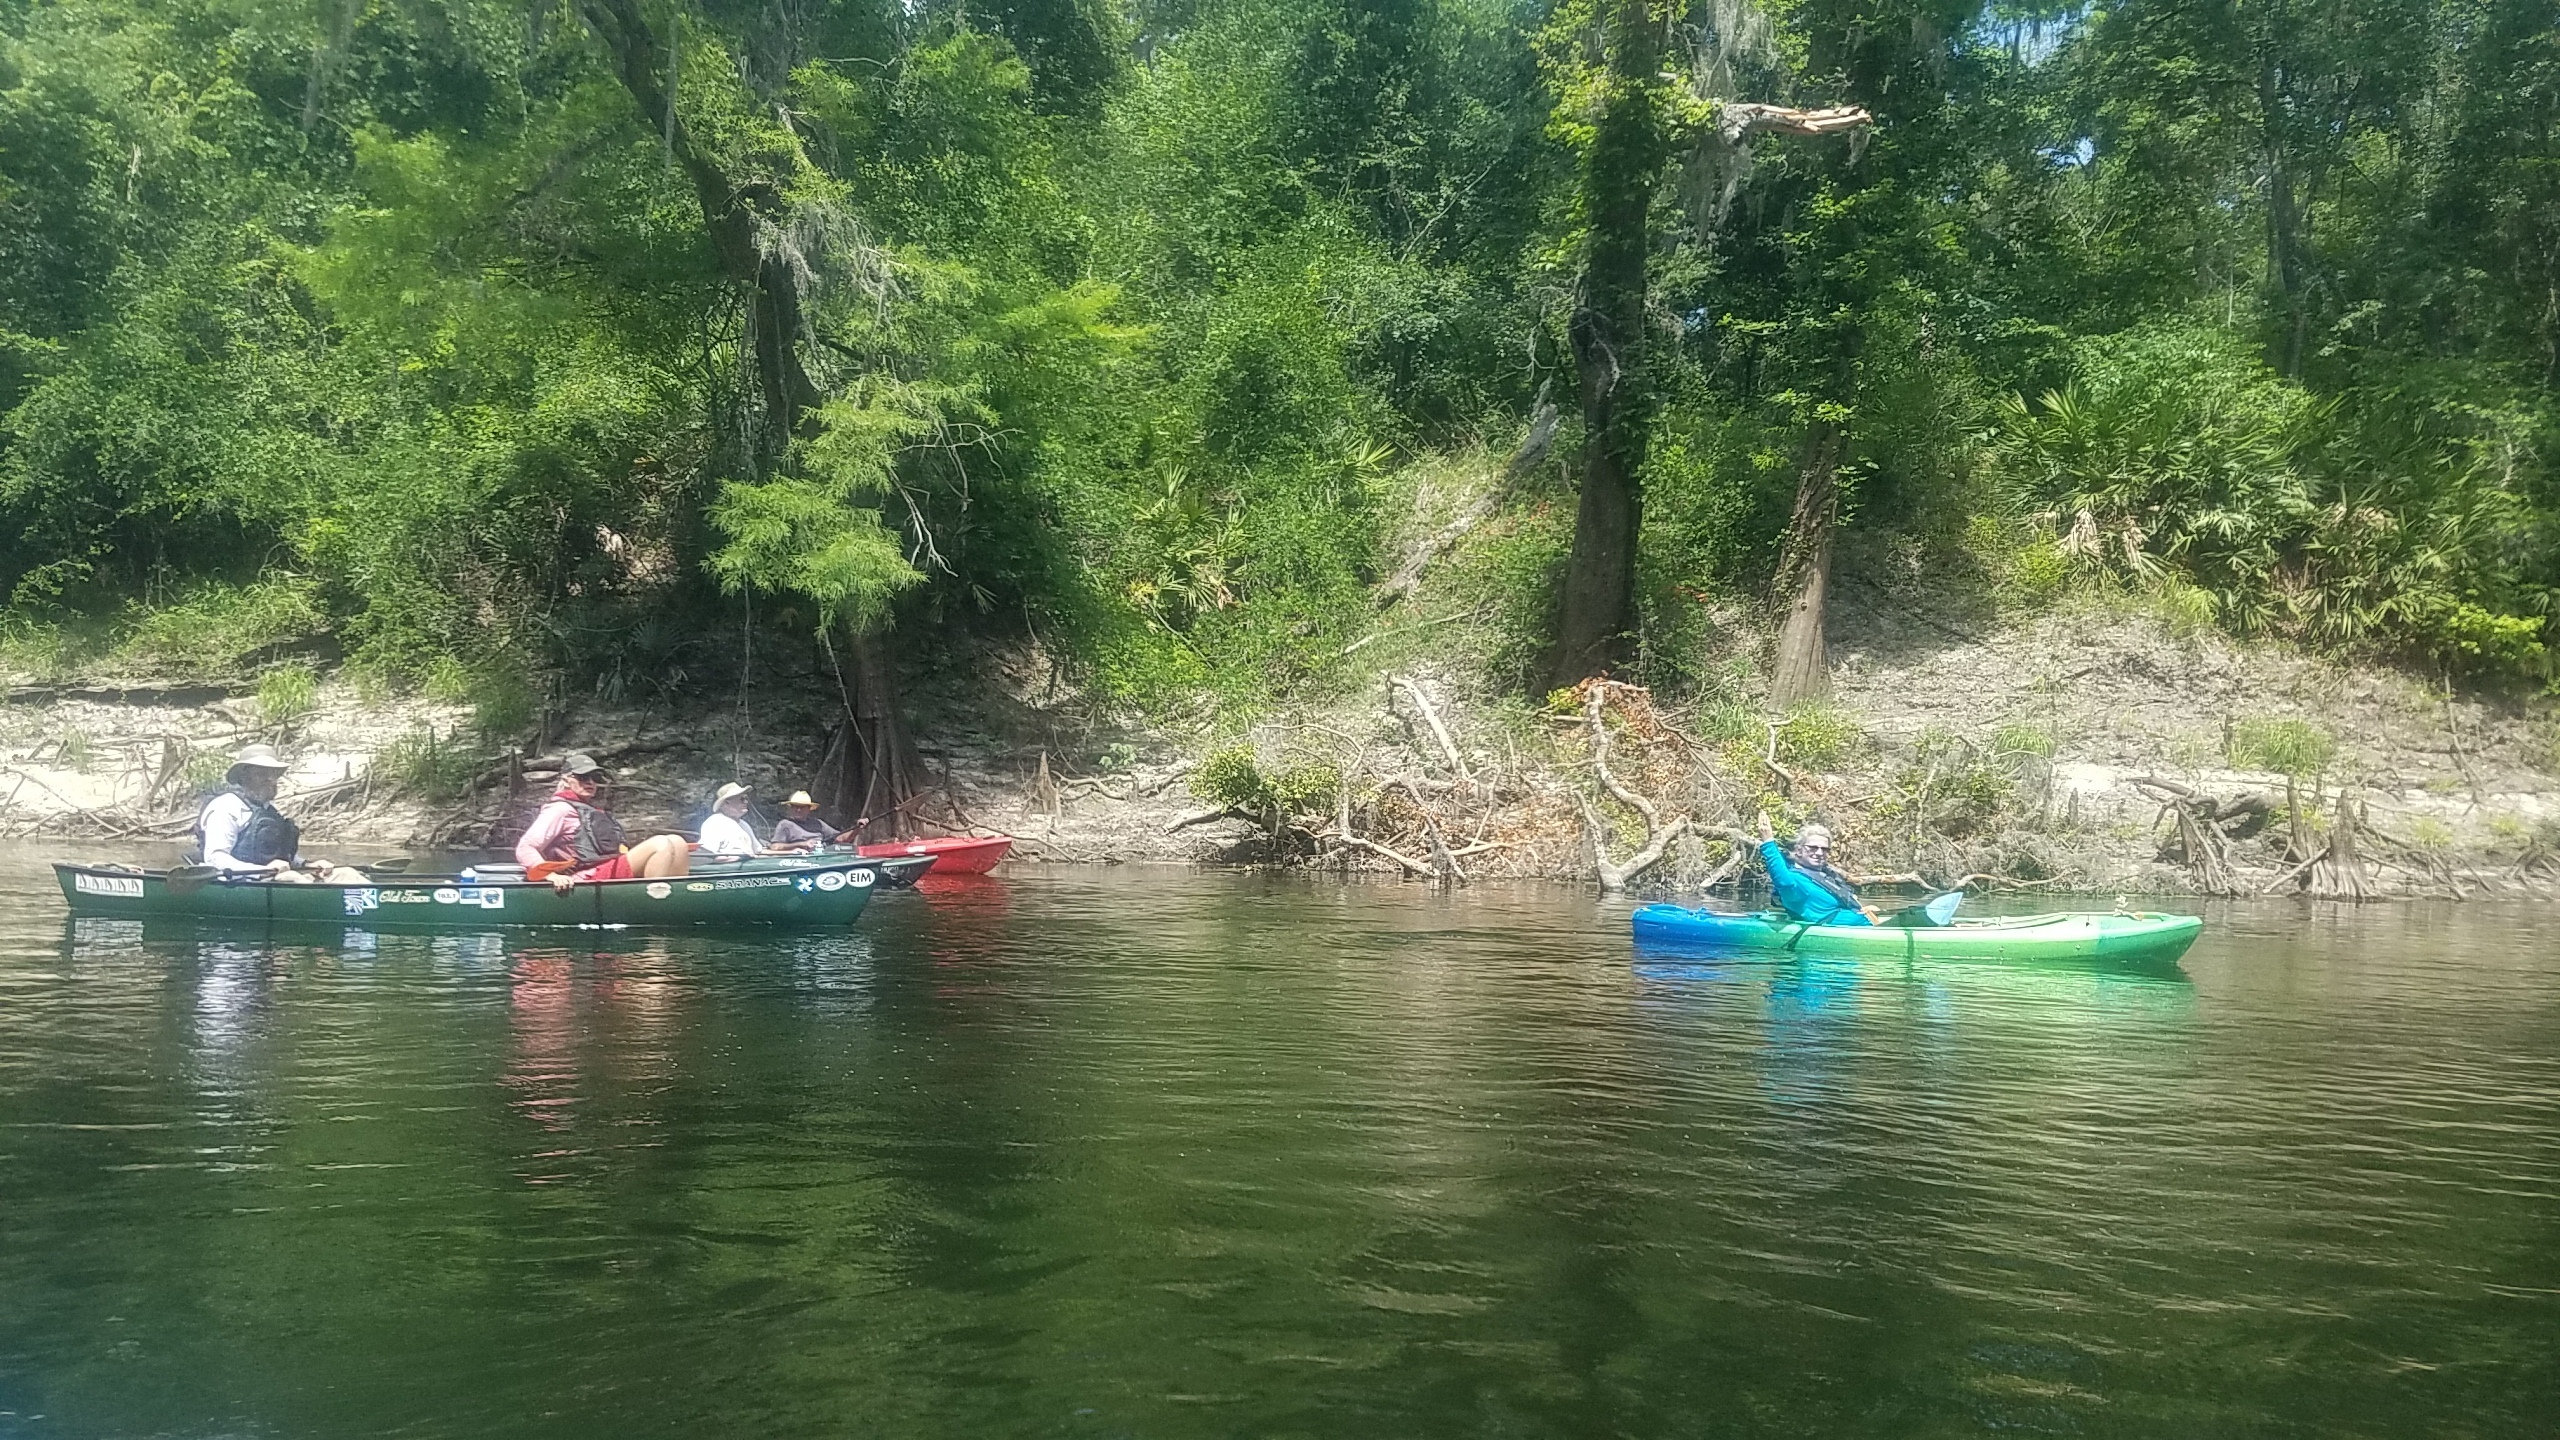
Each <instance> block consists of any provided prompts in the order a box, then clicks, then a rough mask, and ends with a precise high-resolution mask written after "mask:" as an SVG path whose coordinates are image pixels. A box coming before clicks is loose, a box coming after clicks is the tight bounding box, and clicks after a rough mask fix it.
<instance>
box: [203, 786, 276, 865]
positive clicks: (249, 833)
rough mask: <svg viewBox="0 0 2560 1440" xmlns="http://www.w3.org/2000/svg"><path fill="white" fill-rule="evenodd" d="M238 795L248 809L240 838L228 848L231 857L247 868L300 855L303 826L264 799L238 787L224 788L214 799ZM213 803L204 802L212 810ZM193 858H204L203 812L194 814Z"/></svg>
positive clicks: (216, 793)
mask: <svg viewBox="0 0 2560 1440" xmlns="http://www.w3.org/2000/svg"><path fill="white" fill-rule="evenodd" d="M225 795H237V796H239V797H240V800H241V803H243V804H245V805H247V806H248V807H249V818H248V820H247V821H245V822H243V823H242V824H241V826H240V836H239V838H238V839H237V840H235V841H233V842H232V845H231V858H233V859H234V860H238V861H240V862H242V863H243V864H248V865H266V864H271V863H273V862H275V861H278V860H290V859H292V858H293V857H294V856H296V855H299V854H301V853H302V827H301V826H299V825H296V824H294V823H293V822H292V821H290V820H287V819H286V818H284V812H283V811H281V810H278V809H277V808H276V807H275V806H273V805H271V804H269V803H267V802H266V801H264V800H259V799H255V798H253V797H252V796H251V795H250V794H249V793H248V792H247V791H245V790H242V789H241V788H240V787H239V786H237V785H225V786H223V787H222V788H221V789H220V790H217V791H215V792H214V799H219V798H221V797H222V796H225ZM212 806H213V800H207V801H206V802H205V808H206V809H211V808H212ZM196 856H197V858H199V859H201V858H203V856H204V810H198V811H197V812H196Z"/></svg>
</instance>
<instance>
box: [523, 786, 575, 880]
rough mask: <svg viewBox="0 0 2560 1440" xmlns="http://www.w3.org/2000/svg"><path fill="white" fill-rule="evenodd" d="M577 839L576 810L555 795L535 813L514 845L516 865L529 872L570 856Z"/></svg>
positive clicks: (562, 797) (565, 800)
mask: <svg viewBox="0 0 2560 1440" xmlns="http://www.w3.org/2000/svg"><path fill="white" fill-rule="evenodd" d="M577 838H578V812H577V809H576V808H575V807H573V806H572V805H570V803H569V801H568V799H567V797H565V796H560V795H554V796H552V797H551V800H550V803H548V804H546V805H544V806H543V807H542V808H541V809H540V810H539V811H536V812H535V813H534V817H533V823H532V824H531V825H528V826H526V827H525V831H524V838H523V839H521V840H518V841H517V842H516V863H517V864H519V865H522V866H523V867H525V868H526V869H528V870H530V869H532V868H533V867H534V866H536V865H540V864H542V863H544V862H545V861H548V860H551V859H553V858H555V857H558V856H564V855H571V852H570V849H569V847H570V846H571V845H572V844H574V843H576V841H577ZM571 858H574V856H571Z"/></svg>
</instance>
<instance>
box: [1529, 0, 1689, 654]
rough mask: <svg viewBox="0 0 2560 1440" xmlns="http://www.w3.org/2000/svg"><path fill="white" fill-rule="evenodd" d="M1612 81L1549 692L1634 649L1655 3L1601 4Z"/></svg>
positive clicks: (1577, 313)
mask: <svg viewBox="0 0 2560 1440" xmlns="http://www.w3.org/2000/svg"><path fill="white" fill-rule="evenodd" d="M1600 23H1601V25H1603V26H1604V27H1605V29H1604V33H1603V39H1604V43H1605V45H1606V46H1607V50H1608V60H1607V74H1606V78H1605V79H1604V81H1603V82H1602V85H1601V87H1600V95H1599V98H1598V100H1597V102H1596V103H1597V106H1598V114H1597V115H1596V116H1595V117H1594V118H1595V124H1594V134H1593V136H1592V140H1591V145H1590V148H1589V150H1588V151H1587V152H1586V153H1585V155H1584V156H1583V175H1582V204H1583V209H1584V222H1585V224H1586V226H1587V227H1588V234H1587V238H1586V241H1585V248H1584V256H1583V267H1582V277H1581V282H1580V284H1579V286H1578V287H1577V293H1576V295H1575V297H1574V309H1573V319H1572V321H1571V323H1570V326H1569V338H1570V340H1571V343H1572V346H1573V363H1574V369H1575V370H1576V372H1577V373H1578V376H1579V379H1580V385H1581V399H1582V435H1583V440H1582V497H1581V503H1580V507H1579V509H1578V510H1577V511H1576V513H1575V516H1574V526H1573V555H1572V558H1571V560H1570V561H1569V562H1568V563H1567V566H1566V570H1565V576H1564V593H1563V597H1562V600H1563V604H1562V608H1561V611H1560V613H1559V615H1558V617H1557V622H1556V632H1555V647H1554V649H1553V650H1552V651H1551V652H1550V654H1549V657H1548V662H1547V683H1548V685H1549V686H1550V687H1552V688H1561V687H1563V686H1567V685H1571V684H1574V683H1576V682H1577V681H1580V680H1582V679H1584V678H1586V677H1588V676H1590V675H1592V674H1595V673H1598V672H1599V671H1602V670H1605V669H1607V668H1608V666H1609V664H1610V663H1611V662H1612V661H1614V660H1616V659H1619V658H1620V657H1621V656H1622V654H1623V652H1624V648H1625V644H1624V642H1625V636H1626V632H1627V628H1628V622H1629V619H1630V617H1631V615H1632V612H1633V609H1634V604H1635V562H1636V541H1637V537H1638V535H1639V533H1640V532H1641V531H1642V529H1643V525H1644V489H1643V474H1642V472H1643V468H1644V425H1645V404H1644V400H1645V394H1644V348H1645V335H1644V297H1645V284H1646V279H1647V264H1646V262H1647V257H1648V254H1649V251H1650V249H1651V238H1652V237H1651V233H1650V226H1649V223H1648V222H1649V219H1650V212H1651V210H1652V208H1653V192H1654V187H1655V185H1656V183H1657V182H1658V181H1659V180H1660V178H1661V175H1662V170H1663V166H1664V165H1665V164H1666V163H1667V162H1668V159H1669V148H1668V145H1669V137H1668V136H1667V135H1666V133H1665V126H1664V123H1663V116H1662V112H1661V96H1660V90H1661V86H1662V84H1663V80H1662V60H1663V54H1662V34H1663V28H1662V25H1661V22H1660V20H1659V18H1658V17H1656V16H1655V15H1654V14H1653V12H1652V7H1651V5H1650V4H1649V3H1648V0H1602V5H1601V8H1600Z"/></svg>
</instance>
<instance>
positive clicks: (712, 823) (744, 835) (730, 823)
mask: <svg viewBox="0 0 2560 1440" xmlns="http://www.w3.org/2000/svg"><path fill="white" fill-rule="evenodd" d="M702 848H703V851H704V853H706V854H711V855H753V854H755V853H756V852H757V851H759V850H761V849H763V848H764V847H763V846H761V845H758V844H757V843H756V832H754V831H753V830H750V829H748V828H747V822H746V821H744V820H740V819H738V818H737V817H736V816H734V815H724V814H722V813H720V812H719V811H717V810H714V811H712V812H711V814H710V815H709V816H708V817H706V818H705V819H704V820H703V822H702Z"/></svg>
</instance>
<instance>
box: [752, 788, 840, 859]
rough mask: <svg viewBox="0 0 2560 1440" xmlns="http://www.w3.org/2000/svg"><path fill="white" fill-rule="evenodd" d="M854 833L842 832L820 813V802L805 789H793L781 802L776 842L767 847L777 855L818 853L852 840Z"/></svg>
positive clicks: (774, 836) (774, 834) (776, 825)
mask: <svg viewBox="0 0 2560 1440" xmlns="http://www.w3.org/2000/svg"><path fill="white" fill-rule="evenodd" d="M855 833H856V832H855V831H853V830H850V829H840V828H838V827H837V826H836V825H835V824H833V823H832V822H830V821H828V820H827V819H826V818H825V817H824V816H822V815H820V814H819V813H818V802H817V801H815V800H812V799H810V798H809V792H808V791H806V790H794V791H792V792H791V798H790V799H788V800H785V801H783V802H782V818H781V819H779V820H777V821H775V822H773V843H772V844H770V845H768V846H766V847H765V848H766V849H767V850H770V851H774V852H776V853H791V852H798V851H809V850H815V849H817V848H818V847H819V846H821V845H824V844H826V843H827V842H828V841H829V840H834V841H835V842H836V843H838V844H842V843H844V842H845V841H848V840H851V839H852V838H853V837H854V835H855Z"/></svg>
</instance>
